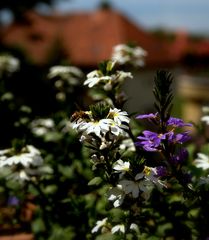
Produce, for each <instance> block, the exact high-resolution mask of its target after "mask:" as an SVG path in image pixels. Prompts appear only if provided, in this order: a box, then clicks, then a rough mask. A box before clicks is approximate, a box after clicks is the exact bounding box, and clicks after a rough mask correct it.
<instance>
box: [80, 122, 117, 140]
mask: <svg viewBox="0 0 209 240" xmlns="http://www.w3.org/2000/svg"><path fill="white" fill-rule="evenodd" d="M112 123H113V121H112V120H111V119H101V120H99V121H94V122H87V123H84V122H83V123H82V125H80V126H79V129H80V130H81V131H85V133H86V134H87V135H88V134H91V133H95V134H96V135H97V136H98V137H102V134H105V133H107V132H108V131H109V130H110V128H111V124H112Z"/></svg>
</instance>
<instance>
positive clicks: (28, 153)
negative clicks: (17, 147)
mask: <svg viewBox="0 0 209 240" xmlns="http://www.w3.org/2000/svg"><path fill="white" fill-rule="evenodd" d="M13 153H14V149H13V148H11V149H6V150H2V151H0V168H2V169H5V168H7V169H8V168H9V169H10V171H11V173H10V174H9V175H8V176H7V177H8V178H11V179H13V180H15V181H16V180H18V181H20V182H24V181H25V180H30V179H31V178H30V177H31V176H34V175H38V174H40V173H41V172H42V164H43V159H42V157H41V155H40V151H39V150H38V149H36V148H35V147H34V146H32V145H27V146H25V147H24V148H22V150H21V152H20V153H18V154H16V155H13V156H12V154H13ZM17 165H18V167H17ZM43 171H45V170H44V169H43Z"/></svg>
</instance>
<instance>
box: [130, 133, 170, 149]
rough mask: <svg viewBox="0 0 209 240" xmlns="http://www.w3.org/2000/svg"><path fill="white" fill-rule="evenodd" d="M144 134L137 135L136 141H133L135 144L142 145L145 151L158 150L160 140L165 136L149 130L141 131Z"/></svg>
mask: <svg viewBox="0 0 209 240" xmlns="http://www.w3.org/2000/svg"><path fill="white" fill-rule="evenodd" d="M143 134H144V136H138V137H137V139H139V141H138V142H136V143H135V145H136V146H140V147H142V148H143V149H144V150H145V151H148V152H155V151H158V150H159V149H158V147H159V146H160V143H161V140H162V139H165V138H166V135H165V134H157V133H155V132H151V131H147V130H145V131H143Z"/></svg>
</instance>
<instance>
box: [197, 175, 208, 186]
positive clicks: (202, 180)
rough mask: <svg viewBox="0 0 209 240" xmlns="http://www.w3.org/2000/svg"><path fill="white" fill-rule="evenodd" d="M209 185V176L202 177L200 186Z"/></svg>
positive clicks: (199, 182)
mask: <svg viewBox="0 0 209 240" xmlns="http://www.w3.org/2000/svg"><path fill="white" fill-rule="evenodd" d="M205 184H209V175H208V176H207V177H200V179H199V181H198V186H201V185H205Z"/></svg>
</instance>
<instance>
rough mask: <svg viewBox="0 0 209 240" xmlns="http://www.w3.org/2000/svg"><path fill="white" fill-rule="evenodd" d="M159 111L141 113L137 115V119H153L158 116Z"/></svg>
mask: <svg viewBox="0 0 209 240" xmlns="http://www.w3.org/2000/svg"><path fill="white" fill-rule="evenodd" d="M157 114H158V113H155V114H154V113H149V114H141V115H138V116H136V119H153V118H156V117H157Z"/></svg>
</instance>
